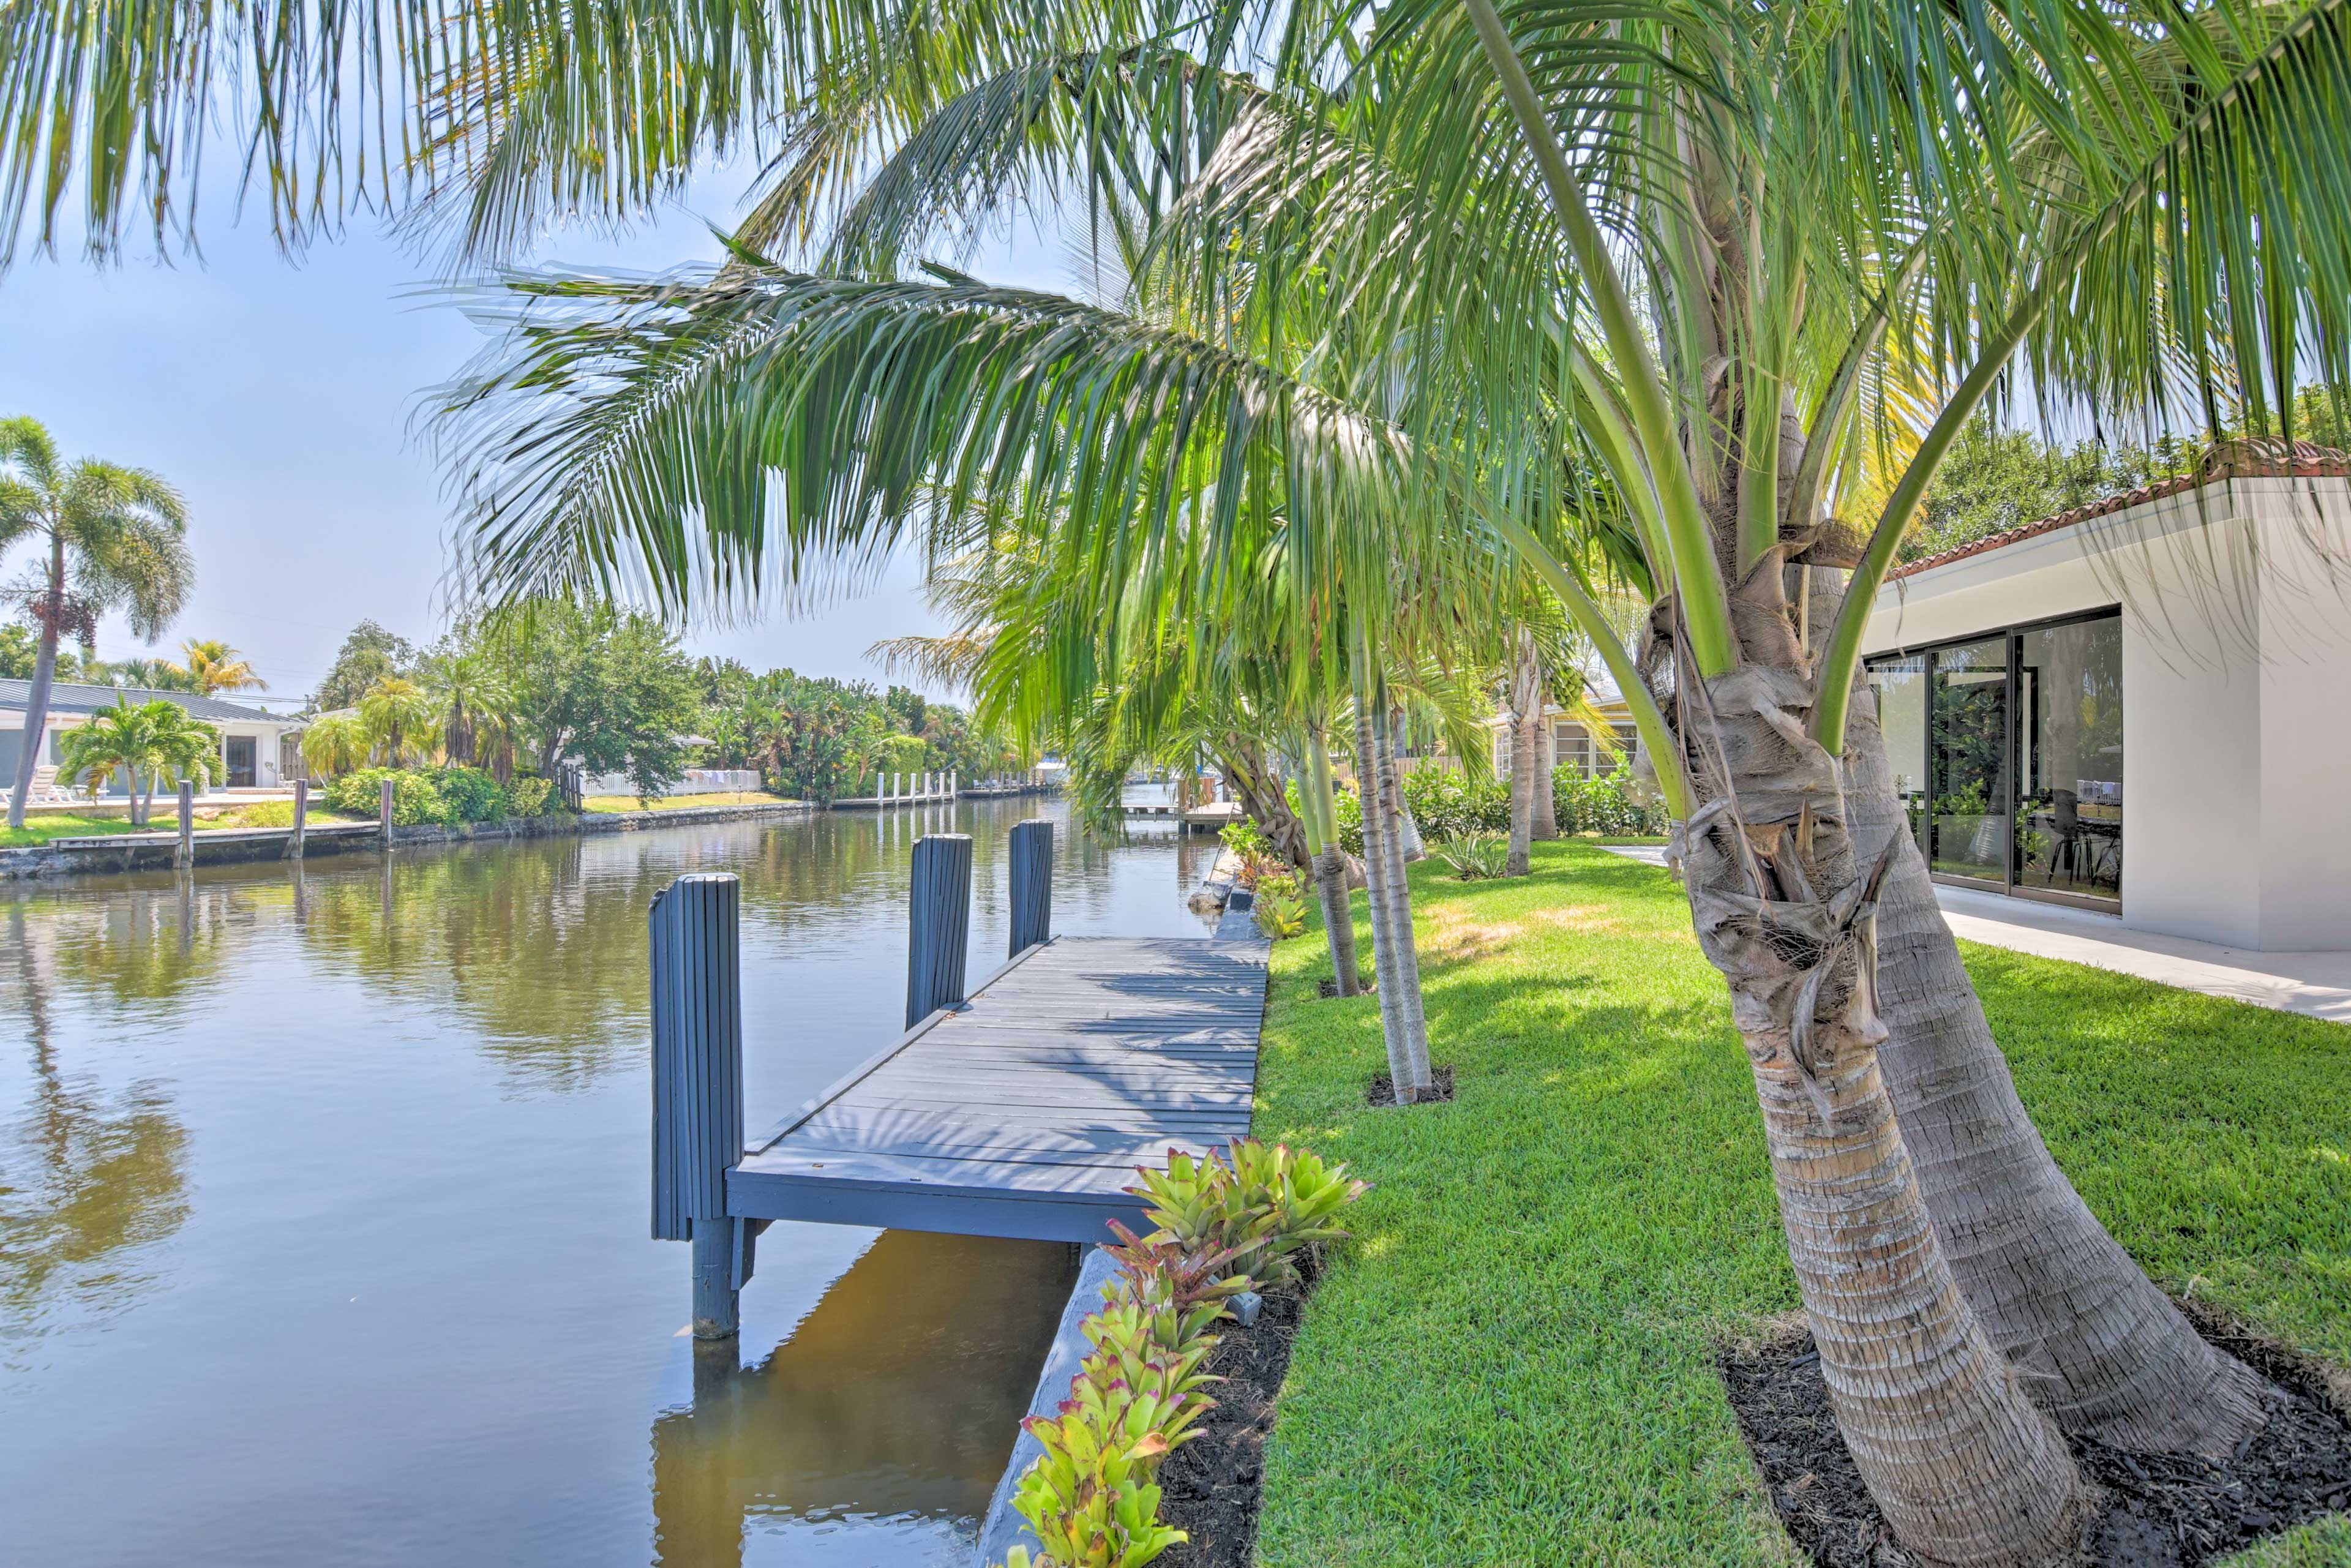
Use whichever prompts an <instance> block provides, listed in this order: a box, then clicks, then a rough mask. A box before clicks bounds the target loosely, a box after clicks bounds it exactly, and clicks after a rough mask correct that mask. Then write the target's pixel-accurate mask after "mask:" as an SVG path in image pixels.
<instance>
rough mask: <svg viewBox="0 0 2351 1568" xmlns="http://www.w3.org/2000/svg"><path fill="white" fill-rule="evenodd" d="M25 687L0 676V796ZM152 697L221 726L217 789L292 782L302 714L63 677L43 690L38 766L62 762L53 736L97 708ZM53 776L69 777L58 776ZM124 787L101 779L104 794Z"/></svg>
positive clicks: (13, 756) (20, 738) (9, 771)
mask: <svg viewBox="0 0 2351 1568" xmlns="http://www.w3.org/2000/svg"><path fill="white" fill-rule="evenodd" d="M31 685H32V683H30V682H29V681H10V680H0V794H5V791H7V790H9V789H14V788H15V787H16V763H17V759H18V758H20V757H22V756H23V755H24V750H23V748H24V745H25V717H26V710H27V708H28V706H29V705H30V703H31ZM158 697H161V698H162V699H163V700H164V701H166V702H172V703H177V704H179V705H180V706H182V707H183V708H186V709H187V710H188V712H189V714H190V716H193V717H195V718H198V719H201V720H203V721H204V723H206V724H208V725H211V726H212V727H214V729H216V730H218V731H219V732H220V736H221V762H222V766H223V768H224V771H223V773H222V775H221V779H220V782H219V785H218V786H217V787H218V788H221V789H276V788H277V787H278V786H279V785H281V784H291V783H292V782H293V780H294V779H296V778H298V777H299V776H300V774H299V769H300V767H301V761H300V758H299V755H298V752H297V750H296V747H295V746H294V745H293V739H294V737H297V736H298V735H299V734H300V733H301V730H302V727H303V721H302V720H300V719H296V718H286V717H281V716H278V715H277V714H274V713H265V712H263V711H262V710H261V709H259V708H256V707H246V706H244V705H243V704H241V703H232V702H224V701H223V700H221V699H220V698H219V697H207V696H198V695H196V694H194V693H193V692H162V691H153V690H150V689H148V688H146V687H143V686H86V685H75V684H73V683H71V682H67V681H59V682H57V684H56V685H52V686H51V687H50V688H49V706H48V714H47V720H46V722H45V723H44V724H43V725H42V730H43V735H42V741H41V759H40V763H39V764H38V765H37V766H43V767H55V766H57V764H58V763H59V761H60V760H61V756H60V752H59V749H58V747H59V737H62V736H63V735H64V734H65V733H66V732H67V731H68V730H71V729H77V728H79V727H81V726H82V725H85V724H87V723H89V718H90V716H91V715H92V714H94V713H97V712H98V711H99V709H101V708H110V707H112V706H114V705H115V704H116V703H117V702H118V701H125V700H127V701H129V702H130V703H131V706H134V707H136V706H139V705H140V704H141V703H147V702H152V701H154V700H155V699H156V698H158ZM58 782H59V783H60V784H64V783H67V782H68V780H66V779H63V778H62V777H60V779H58ZM122 792H123V791H122V779H121V776H120V774H119V773H118V774H117V775H116V776H115V777H114V778H112V779H109V780H108V781H107V785H106V788H105V789H104V790H103V791H102V796H104V795H114V796H120V794H121V793H122Z"/></svg>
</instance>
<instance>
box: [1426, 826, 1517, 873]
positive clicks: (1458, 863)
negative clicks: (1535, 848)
mask: <svg viewBox="0 0 2351 1568" xmlns="http://www.w3.org/2000/svg"><path fill="white" fill-rule="evenodd" d="M1428 847H1429V852H1431V853H1433V854H1434V855H1436V856H1437V859H1438V860H1441V861H1443V862H1445V863H1446V864H1447V865H1449V866H1451V867H1452V868H1453V874H1454V875H1455V876H1456V877H1458V878H1459V879H1460V880H1461V881H1463V882H1483V881H1485V880H1486V879H1488V878H1489V877H1497V876H1500V875H1501V874H1502V873H1504V871H1505V870H1507V869H1508V868H1509V865H1510V841H1509V840H1508V839H1505V838H1503V837H1501V836H1500V835H1499V834H1496V833H1489V832H1485V831H1479V832H1472V833H1465V834H1463V835H1462V836H1461V837H1459V838H1458V839H1456V838H1445V839H1434V840H1431V841H1429V846H1428Z"/></svg>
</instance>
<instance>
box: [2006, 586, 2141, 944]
mask: <svg viewBox="0 0 2351 1568" xmlns="http://www.w3.org/2000/svg"><path fill="white" fill-rule="evenodd" d="M2016 641H2017V661H2016V683H2017V684H2016V692H2017V704H2016V724H2017V759H2018V774H2019V778H2020V780H2021V782H2020V785H2019V798H2018V800H2017V813H2016V884H2017V885H2018V886H2019V887H2025V888H2039V889H2042V890H2044V891H2047V892H2052V893H2066V894H2074V895H2076V896H2086V897H2093V898H2109V899H2113V898H2120V897H2121V896H2122V885H2123V633H2122V622H2121V621H2120V620H2119V619H2118V618H2116V617H2113V616H2108V617H2106V618H2105V619H2103V620H2098V621H2076V622H2071V623H2069V624H2065V625H2059V626H2039V627H2034V628H2033V629H2032V630H2031V631H2027V632H2019V633H2018V634H2017V640H2016Z"/></svg>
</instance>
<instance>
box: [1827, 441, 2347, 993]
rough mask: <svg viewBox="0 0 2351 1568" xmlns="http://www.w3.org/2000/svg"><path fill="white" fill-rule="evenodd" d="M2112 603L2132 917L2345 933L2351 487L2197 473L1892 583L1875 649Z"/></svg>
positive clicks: (2143, 922) (2343, 942) (2313, 944)
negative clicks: (2118, 629)
mask: <svg viewBox="0 0 2351 1568" xmlns="http://www.w3.org/2000/svg"><path fill="white" fill-rule="evenodd" d="M2330 567H2332V568H2333V569H2334V570H2333V571H2332V572H2330V570H2329V569H2330ZM2116 604H2119V605H2120V606H2121V608H2122V622H2123V778H2124V785H2123V833H2124V845H2125V858H2124V866H2123V884H2122V899H2123V909H2122V915H2123V923H2124V924H2125V925H2129V926H2132V927H2135V928H2137V929H2141V930H2147V931H2158V932H2164V933H2167V934H2169V935H2173V936H2191V937H2196V938H2199V939H2201V940H2204V941H2210V942H2219V943H2222V944H2226V945H2228V946H2238V947H2247V948H2254V949H2267V950H2294V949H2308V948H2341V947H2346V946H2351V726H2346V708H2351V701H2346V699H2351V485H2346V482H2345V481H2343V480H2340V479H2323V480H2317V481H2310V480H2289V479H2283V478H2279V479H2241V480H2236V481H2233V482H2231V483H2229V484H2226V485H2211V486H2205V487H2204V488H2203V489H2201V490H2200V491H2192V492H2189V493H2186V494H2183V495H2179V496H2170V497H2161V498H2159V499H2157V500H2153V501H2148V502H2146V503H2144V504H2142V505H2140V506H2137V507H2130V508H2128V509H2127V510H2125V511H2121V512H2116V513H2113V514H2110V515H2108V516H2106V517H2095V518H2092V519H2089V520H2088V521H2086V522H2084V523H2079V524H2076V525H2074V526H2073V527H2071V528H2061V529H2058V530H2056V531H2054V532H2052V533H2049V534H2044V535H2042V536H2041V537H2039V538H2030V539H2025V540H2022V541H2020V542H2018V543H2015V544H2011V545H2007V546H2004V547H2002V548H2001V549H1993V550H1988V551H1986V552H1984V553H1983V554H1981V555H1977V556H1971V557H1968V558H1966V559H1960V560H1957V561H1953V562H1951V563H1949V564H1948V565H1945V566H1940V567H1936V568H1933V569H1931V570H1928V571H1924V572H1920V573H1918V574H1917V575H1916V576H1913V577H1909V578H1906V579H1900V580H1896V581H1894V582H1891V583H1888V584H1887V585H1886V588H1885V589H1884V590H1883V591H1881V592H1880V594H1879V597H1878V604H1877V610H1876V613H1875V614H1873V615H1872V616H1871V618H1870V623H1869V630H1868V633H1867V636H1866V640H1865V649H1866V651H1867V652H1868V653H1871V654H1877V653H1890V652H1894V651H1896V649H1901V648H1914V647H1924V646H1927V645H1928V644H1930V643H1942V642H1948V641H1950V640H1953V639H1958V638H1964V637H1968V636H1971V635H1974V634H1977V633H1980V632H1993V631H1998V630H2000V629H2001V628H2003V627H2007V626H2011V625H2014V624H2017V623H2019V622H2030V621H2037V620H2042V619H2044V618H2047V617H2053V616H2062V615H2068V614H2074V613H2078V612H2084V611H2090V610H2096V609H2100V608H2103V607H2106V606H2110V605H2116ZM1897 766H1898V765H1897Z"/></svg>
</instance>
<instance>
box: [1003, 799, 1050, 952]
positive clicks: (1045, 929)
mask: <svg viewBox="0 0 2351 1568" xmlns="http://www.w3.org/2000/svg"><path fill="white" fill-rule="evenodd" d="M1052 938H1053V824H1052V823H1051V822H1050V821H1046V820H1045V819H1044V818H1042V817H1036V818H1032V819H1030V820H1029V821H1026V822H1019V823H1016V824H1014V826H1013V829H1012V944H1011V948H1010V951H1009V952H1008V954H1007V956H1008V957H1019V955H1020V952H1021V949H1023V948H1026V947H1034V946H1036V945H1037V944H1038V943H1040V942H1050V941H1051V940H1052Z"/></svg>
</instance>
